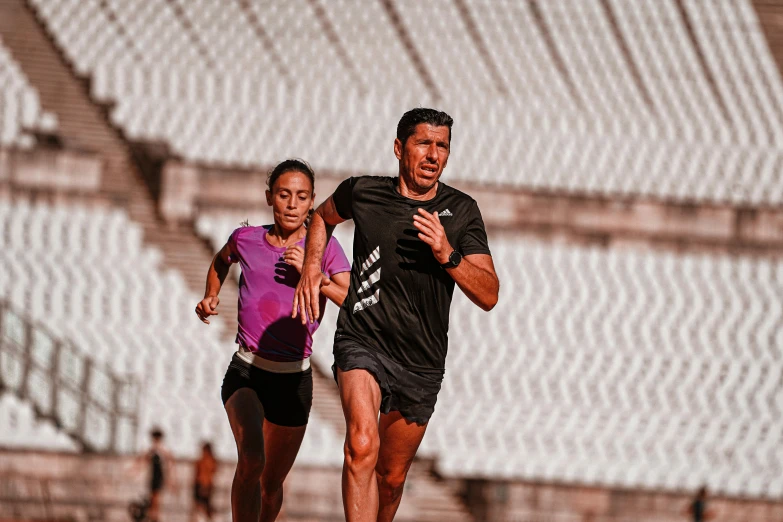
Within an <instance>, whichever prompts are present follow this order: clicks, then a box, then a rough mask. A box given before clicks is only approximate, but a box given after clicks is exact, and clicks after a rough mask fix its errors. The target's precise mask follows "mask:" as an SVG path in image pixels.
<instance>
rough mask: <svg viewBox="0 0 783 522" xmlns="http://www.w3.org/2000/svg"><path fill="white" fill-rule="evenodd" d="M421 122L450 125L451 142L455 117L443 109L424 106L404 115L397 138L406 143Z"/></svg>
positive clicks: (436, 125)
mask: <svg viewBox="0 0 783 522" xmlns="http://www.w3.org/2000/svg"><path fill="white" fill-rule="evenodd" d="M420 123H426V124H428V125H432V126H433V127H448V128H449V143H451V125H452V124H453V123H454V119H452V117H451V116H449V115H448V114H446V113H445V112H443V111H437V110H435V109H425V108H423V107H417V108H415V109H411V110H409V111H408V112H406V113H405V114H403V115H402V118H400V122H399V123H398V124H397V139H398V140H400V142H402V144H403V145H405V142H406V141H408V138H409V137H410V136H411V135H413V133H414V132H416V125H419V124H420Z"/></svg>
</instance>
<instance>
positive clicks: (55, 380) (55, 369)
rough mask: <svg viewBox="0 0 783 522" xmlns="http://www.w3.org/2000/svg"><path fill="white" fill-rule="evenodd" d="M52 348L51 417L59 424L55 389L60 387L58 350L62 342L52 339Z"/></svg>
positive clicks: (50, 375) (60, 349) (50, 379)
mask: <svg viewBox="0 0 783 522" xmlns="http://www.w3.org/2000/svg"><path fill="white" fill-rule="evenodd" d="M53 342H54V348H53V349H52V357H51V359H52V360H51V365H50V366H49V382H50V383H51V386H52V389H51V394H52V411H51V416H52V419H53V420H54V421H55V422H56V423H58V424H59V422H58V420H57V419H56V417H57V411H58V410H57V403H58V402H59V401H58V400H57V397H58V395H57V391H58V390H59V389H60V352H61V351H62V345H63V343H62V342H61V341H60V340H59V339H53Z"/></svg>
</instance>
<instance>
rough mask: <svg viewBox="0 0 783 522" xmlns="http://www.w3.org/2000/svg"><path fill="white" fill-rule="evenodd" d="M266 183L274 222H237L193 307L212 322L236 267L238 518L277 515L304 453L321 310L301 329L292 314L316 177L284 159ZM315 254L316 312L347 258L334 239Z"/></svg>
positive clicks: (341, 290) (225, 392)
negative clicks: (286, 484) (285, 488)
mask: <svg viewBox="0 0 783 522" xmlns="http://www.w3.org/2000/svg"><path fill="white" fill-rule="evenodd" d="M267 184H268V187H269V189H268V190H267V191H266V199H267V203H268V204H269V206H270V207H272V212H273V215H274V224H272V225H269V226H264V227H250V226H247V227H241V228H238V229H236V230H235V231H234V232H233V233H232V234H231V237H229V239H228V242H227V243H226V245H225V246H224V247H223V248H221V249H220V251H219V252H218V253H217V254H216V255H215V258H214V259H213V260H212V264H211V265H210V267H209V271H208V272H207V285H206V291H205V293H204V299H203V300H202V301H201V302H200V303H199V304H198V305H197V306H196V314H198V316H199V318H200V319H201V320H202V321H204V322H205V323H207V324H209V316H211V315H217V311H216V310H215V308H216V307H217V306H218V303H219V302H220V301H219V299H218V292H219V291H220V287H221V286H222V284H223V281H224V280H225V278H226V274H227V273H228V269H229V265H230V264H231V263H240V265H241V267H242V277H241V279H240V281H239V313H238V322H239V333H238V334H237V340H236V342H237V343H238V344H239V349H238V350H237V352H236V353H235V354H234V357H233V359H232V360H231V364H230V365H229V367H228V371H227V372H226V376H225V378H224V379H223V387H222V398H223V404H224V406H225V408H226V413H227V414H228V420H229V422H230V423H231V430H232V431H233V433H234V438H235V439H236V443H237V453H238V457H239V459H238V462H237V469H236V472H235V474H234V482H233V484H232V486H231V511H232V513H233V520H234V522H251V521H252V522H259V516H260V520H261V522H269V521H272V520H275V519H276V518H277V515H278V513H279V512H280V508H281V507H282V504H283V481H284V480H285V478H286V476H287V475H288V472H289V471H290V470H291V466H292V465H293V464H294V460H295V459H296V455H297V453H298V452H299V447H300V446H301V444H302V439H303V438H304V434H305V429H306V428H307V421H308V418H309V415H310V408H311V406H312V403H313V375H312V368H310V358H309V357H310V354H311V353H312V344H313V334H314V333H315V331H316V329H317V328H318V324H319V321H320V316H313V317H314V318H315V321H313V322H311V323H309V324H308V325H303V324H301V323H300V322H299V321H297V320H296V319H292V318H291V315H290V310H291V300H292V299H293V298H294V291H295V289H296V285H297V283H298V282H299V275H300V273H301V272H302V262H303V261H304V239H305V233H306V228H305V223H306V221H307V218H308V216H309V215H310V214H311V213H312V210H313V200H314V198H315V191H314V188H315V176H314V174H313V171H312V170H311V169H310V167H309V166H308V165H307V164H306V163H304V162H302V161H299V160H286V161H284V162H282V163H280V164H279V165H278V166H276V167H275V168H274V170H272V172H271V173H270V175H269V179H268V181H267ZM322 252H324V250H323V249H322ZM319 259H320V261H319V264H318V273H319V274H320V278H319V283H320V285H322V286H323V288H322V292H321V294H320V295H321V300H320V302H319V306H320V309H321V310H323V309H324V307H325V306H326V298H327V297H328V298H329V299H330V300H332V301H333V302H334V303H335V304H337V305H338V306H340V305H341V304H342V302H343V300H344V299H345V295H346V293H347V292H348V283H349V280H350V278H349V275H348V272H349V271H350V269H351V266H350V264H349V263H348V259H347V258H346V257H345V254H344V253H343V250H342V248H341V247H340V244H339V243H338V242H337V240H336V239H334V238H333V239H332V240H331V241H330V242H329V244H328V246H326V247H325V254H324V255H323V256H322V257H321V258H319ZM259 479H260V488H259ZM259 514H260V515H259Z"/></svg>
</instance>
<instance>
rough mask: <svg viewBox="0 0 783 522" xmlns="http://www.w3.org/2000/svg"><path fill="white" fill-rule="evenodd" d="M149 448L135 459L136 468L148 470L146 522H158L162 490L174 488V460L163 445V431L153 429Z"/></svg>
mask: <svg viewBox="0 0 783 522" xmlns="http://www.w3.org/2000/svg"><path fill="white" fill-rule="evenodd" d="M150 439H151V445H150V448H149V449H148V450H147V451H145V452H144V453H142V454H141V455H139V456H138V457H136V468H137V469H143V468H144V467H145V466H146V467H147V468H148V469H149V483H148V484H149V490H148V499H149V500H148V504H147V506H148V507H147V511H146V520H148V521H149V522H158V521H159V520H160V501H161V493H162V492H163V489H164V488H165V487H166V486H168V487H170V488H172V487H175V485H176V481H175V477H174V458H173V457H172V456H171V453H169V451H168V450H167V449H166V447H165V446H164V444H163V430H161V429H160V428H153V429H152V431H151V432H150Z"/></svg>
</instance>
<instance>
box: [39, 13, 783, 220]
mask: <svg viewBox="0 0 783 522" xmlns="http://www.w3.org/2000/svg"><path fill="white" fill-rule="evenodd" d="M355 1H356V0H353V1H352V0H340V1H339V2H323V1H317V2H305V1H304V0H299V1H297V2H286V3H284V4H280V5H274V6H266V7H261V4H257V3H254V2H249V3H242V2H237V1H234V0H232V1H229V2H218V1H217V0H199V1H196V2H189V1H182V0H179V1H177V2H164V1H163V0H158V1H157V2H153V3H148V4H145V7H144V8H139V7H138V6H134V5H132V4H128V3H127V2H122V1H120V0H112V1H109V2H98V1H97V0H85V1H84V2H78V3H71V2H62V1H59V0H31V2H32V4H33V5H34V6H35V7H36V8H37V9H38V12H39V14H40V15H41V16H42V18H43V19H44V20H45V22H46V23H47V25H48V27H49V29H50V30H51V32H52V34H53V35H54V37H55V39H56V40H57V41H58V43H59V45H60V46H61V47H62V48H63V49H64V51H65V53H66V55H68V56H69V58H70V59H71V60H72V61H73V63H74V64H75V67H76V70H77V71H78V72H79V73H81V74H83V75H86V76H90V77H91V79H92V83H91V85H92V87H93V96H94V97H95V98H96V99H97V100H100V101H107V102H108V101H114V102H116V105H115V107H114V109H113V111H112V115H111V117H112V121H113V122H114V123H115V124H116V125H117V126H118V127H120V128H121V129H122V130H123V131H124V132H125V134H126V136H128V137H129V138H130V139H132V140H136V141H162V142H165V143H167V144H168V145H169V146H170V147H171V150H172V152H173V153H175V154H176V155H178V156H181V157H183V158H185V159H187V160H190V161H194V162H200V163H205V164H211V165H218V166H220V165H228V166H241V167H264V166H268V165H270V164H274V163H275V162H277V161H279V160H280V159H282V158H285V157H291V156H295V157H304V158H307V159H308V161H310V162H311V164H313V166H314V167H315V168H317V169H324V170H329V171H333V172H334V171H337V172H352V173H355V172H362V173H367V174H388V173H393V172H394V171H395V162H394V157H393V155H392V153H391V142H392V140H393V137H394V128H395V125H396V121H397V118H399V115H400V114H401V113H402V112H403V111H404V110H405V109H407V108H410V107H412V106H416V105H432V104H435V105H438V106H440V107H443V108H445V109H446V110H448V111H449V112H451V113H452V114H453V115H454V116H455V120H456V125H455V128H454V136H455V142H454V143H455V148H454V151H453V154H452V158H451V160H450V166H449V168H448V170H447V174H446V179H447V180H461V181H469V182H473V183H480V184H485V185H488V186H511V187H518V188H522V189H533V190H547V191H564V192H571V193H577V194H588V195H598V196H605V197H616V196H622V197H626V196H631V197H636V196H641V197H649V198H655V199H667V200H678V201H709V202H717V203H729V204H752V205H767V204H780V203H781V202H783V182H781V178H780V176H778V173H777V171H778V170H779V169H778V165H779V163H780V161H781V152H782V151H781V147H780V140H781V139H783V138H781V136H783V132H781V130H783V129H781V126H783V109H781V105H780V101H779V100H780V99H781V94H783V84H782V83H781V80H780V78H779V75H778V73H777V69H776V65H775V63H774V60H773V58H772V56H771V55H770V53H769V50H768V49H767V47H766V42H765V40H764V35H763V33H762V30H761V28H760V26H759V23H758V20H757V19H756V15H755V13H754V11H753V9H752V6H751V5H750V1H749V0H742V1H733V0H720V1H717V2H710V3H703V2H698V1H688V2H683V3H682V9H683V11H682V12H684V13H685V15H686V16H687V20H688V24H687V25H686V23H685V21H684V20H683V17H682V13H681V11H680V10H679V8H678V4H677V2H675V1H674V0H661V1H660V2H655V3H651V4H645V5H644V6H642V7H641V8H639V6H638V5H637V4H636V3H634V2H630V1H629V0H611V1H609V2H600V1H599V0H589V1H587V0H586V1H584V2H572V1H570V0H552V1H547V2H538V3H536V4H535V5H537V6H538V7H537V8H536V9H535V10H534V9H533V8H532V7H531V5H532V4H531V3H524V2H523V3H519V2H488V0H470V1H467V2H464V3H463V4H461V5H463V6H464V11H465V12H464V13H463V12H461V11H460V9H459V8H458V7H457V3H452V2H444V3H442V4H437V5H436V4H430V3H421V2H414V1H412V0H396V1H394V2H392V3H391V6H392V7H393V9H394V11H395V12H396V13H398V15H399V19H398V22H399V24H400V27H401V28H402V30H403V31H405V32H406V34H408V35H412V36H413V38H412V39H411V41H412V45H413V52H415V55H416V56H418V57H419V58H420V60H421V61H422V64H421V65H422V66H423V67H424V69H425V70H426V71H427V74H428V75H429V76H430V77H431V81H432V82H433V84H434V85H433V87H432V88H430V87H429V86H428V85H427V82H425V80H424V78H423V77H422V76H421V74H419V72H418V69H417V67H416V65H415V64H414V62H413V61H412V58H411V54H410V53H408V52H407V50H406V44H405V42H404V41H403V40H402V39H401V38H400V36H399V34H398V31H397V28H396V26H395V25H394V23H393V22H392V18H391V17H390V16H389V15H388V13H387V12H386V9H385V8H384V7H383V6H382V4H381V2H362V3H361V8H358V7H357V6H358V4H355V3H354V2H355ZM610 13H611V15H610ZM424 20H427V22H426V24H427V25H422V24H425V22H424ZM430 20H434V21H435V22H434V23H437V24H438V25H437V30H433V29H432V28H431V27H429V23H430ZM467 20H472V23H471V24H470V26H469V25H468V22H467ZM227 24H228V25H230V26H231V27H232V32H231V33H228V32H226V31H225V30H224V29H223V28H224V27H226V25H227ZM83 26H84V27H83ZM498 26H500V27H503V28H504V30H497V29H496V28H497V27H498ZM356 27H361V30H354V29H355V28H356ZM689 28H690V29H691V30H692V34H691V33H690V32H689ZM472 31H475V35H474V37H471V36H470V35H471V34H472ZM228 34H231V37H228V36H227V35H228ZM303 34H306V35H307V38H301V37H300V36H301V35H303ZM435 35H437V37H435ZM95 41H101V42H103V41H106V42H111V44H110V45H109V46H107V47H106V49H105V51H104V50H103V48H101V47H100V46H96V45H93V43H94V42H95ZM477 41H480V42H482V44H481V46H479V45H478V44H477V43H476V42H477ZM97 48H101V49H102V50H101V52H100V53H98V52H96V51H95V49H97ZM316 51H318V52H316ZM324 53H326V54H324ZM553 56H557V57H558V59H557V60H556V59H555V58H554V57H553ZM700 57H703V62H704V63H703V64H702V60H701V58H700ZM631 64H633V65H631ZM493 71H494V72H493ZM486 128H491V129H492V132H491V133H487V132H484V130H485V129H486Z"/></svg>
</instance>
